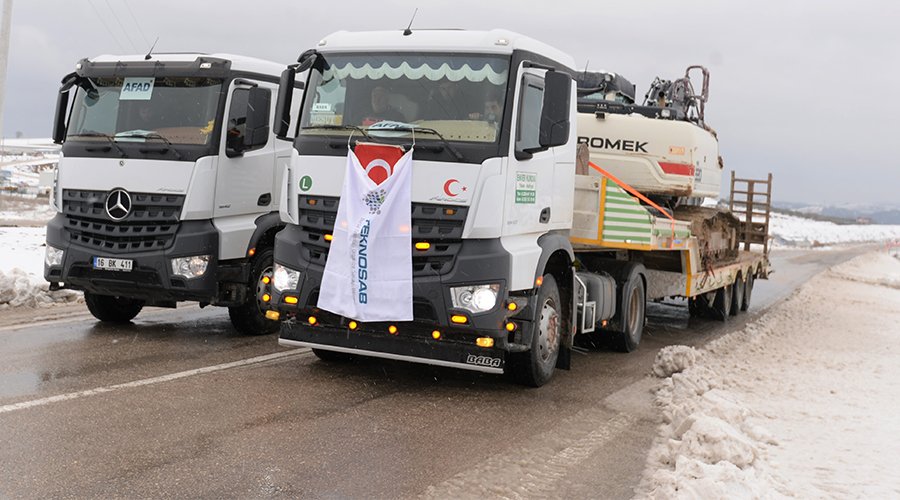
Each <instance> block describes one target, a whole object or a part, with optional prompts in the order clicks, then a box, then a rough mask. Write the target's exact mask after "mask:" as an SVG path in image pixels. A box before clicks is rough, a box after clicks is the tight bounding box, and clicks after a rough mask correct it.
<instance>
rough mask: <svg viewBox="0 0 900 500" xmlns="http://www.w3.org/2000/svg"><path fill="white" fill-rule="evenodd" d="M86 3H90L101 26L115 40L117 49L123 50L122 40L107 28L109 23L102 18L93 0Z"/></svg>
mask: <svg viewBox="0 0 900 500" xmlns="http://www.w3.org/2000/svg"><path fill="white" fill-rule="evenodd" d="M88 4H90V6H91V8H92V9H94V14H96V15H97V19H99V20H100V23H101V24H102V25H103V27H104V28H106V32H107V33H109V36H110V37H111V38H112V39H113V41H114V42H116V45H118V46H119V50H120V51H122V52H125V46H124V45H122V42H120V41H119V38H118V37H116V35H115V34H113V32H112V30H111V29H109V25H108V24H106V21H105V20H103V16H101V15H100V11H99V10H98V9H97V6H96V5H94V0H88Z"/></svg>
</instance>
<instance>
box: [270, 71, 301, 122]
mask: <svg viewBox="0 0 900 500" xmlns="http://www.w3.org/2000/svg"><path fill="white" fill-rule="evenodd" d="M296 77H297V69H296V68H295V67H293V66H288V67H287V69H285V70H284V71H282V72H281V79H280V80H279V81H278V97H277V98H276V99H275V137H278V138H279V139H287V137H288V131H289V129H290V126H291V100H293V97H294V80H295V79H296Z"/></svg>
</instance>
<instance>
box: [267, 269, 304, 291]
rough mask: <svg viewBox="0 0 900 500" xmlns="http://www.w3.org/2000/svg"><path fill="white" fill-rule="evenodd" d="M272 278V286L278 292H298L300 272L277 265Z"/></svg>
mask: <svg viewBox="0 0 900 500" xmlns="http://www.w3.org/2000/svg"><path fill="white" fill-rule="evenodd" d="M272 278H273V280H272V285H273V286H274V287H275V289H276V290H279V291H281V290H296V289H297V285H298V284H299V283H300V271H295V270H293V269H291V268H289V267H284V266H282V265H281V264H275V267H273V268H272Z"/></svg>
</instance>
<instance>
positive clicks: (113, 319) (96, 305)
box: [84, 292, 144, 323]
mask: <svg viewBox="0 0 900 500" xmlns="http://www.w3.org/2000/svg"><path fill="white" fill-rule="evenodd" d="M84 303H85V304H87V307H88V310H89V311H91V314H93V315H94V317H95V318H97V319H99V320H100V321H103V322H106V323H128V322H129V321H131V320H133V319H134V317H135V316H137V315H138V313H139V312H141V309H143V308H144V301H143V300H140V299H130V298H128V297H114V296H110V295H97V294H95V293H91V292H84Z"/></svg>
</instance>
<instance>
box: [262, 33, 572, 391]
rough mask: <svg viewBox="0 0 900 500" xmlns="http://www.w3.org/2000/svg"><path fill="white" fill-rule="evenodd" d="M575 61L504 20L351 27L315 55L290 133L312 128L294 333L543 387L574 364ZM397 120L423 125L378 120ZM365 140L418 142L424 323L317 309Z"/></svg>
mask: <svg viewBox="0 0 900 500" xmlns="http://www.w3.org/2000/svg"><path fill="white" fill-rule="evenodd" d="M573 65H574V61H573V60H572V58H571V57H570V56H568V55H566V54H564V53H562V52H561V51H559V50H557V49H554V48H552V47H550V46H548V45H546V44H543V43H541V42H538V41H536V40H533V39H530V38H528V37H525V36H522V35H519V34H516V33H512V32H509V31H503V30H493V31H485V32H475V31H448V30H434V31H431V30H429V31H412V32H411V33H407V34H404V33H401V32H399V31H398V32H364V33H348V32H339V33H335V34H333V35H330V36H328V37H326V38H325V39H323V40H322V41H321V42H319V44H318V46H317V47H316V48H315V49H314V50H312V51H307V52H306V53H304V55H303V56H301V59H300V64H299V67H297V68H296V69H297V70H300V69H306V68H308V69H309V71H308V80H307V83H306V88H307V89H308V91H307V92H306V95H305V97H304V99H303V101H302V103H299V106H298V107H300V108H301V117H300V120H299V122H296V123H291V125H290V127H287V126H285V127H284V128H283V129H282V130H281V131H280V133H281V135H296V138H295V140H294V151H293V152H292V160H291V165H290V167H289V169H288V172H287V173H286V174H285V177H284V179H285V185H284V194H285V197H284V200H283V201H282V206H281V213H282V219H283V221H284V222H285V224H286V227H285V229H284V230H283V231H282V232H280V233H278V235H277V236H276V239H275V268H274V282H273V284H274V289H273V292H272V301H271V307H272V308H273V310H274V311H275V312H276V313H277V314H276V315H275V316H278V317H280V318H282V319H283V318H284V317H292V318H295V319H296V321H293V322H290V324H289V325H287V324H286V325H285V326H284V327H283V328H282V331H281V338H280V342H281V343H282V344H284V345H292V346H296V345H301V346H310V347H312V348H313V349H314V351H315V352H316V354H317V355H319V356H320V357H322V358H326V359H333V358H335V357H340V356H342V355H346V354H363V355H368V356H376V357H383V358H391V359H400V360H407V361H414V362H420V363H428V364H433V365H440V366H452V367H458V368H463V369H468V370H476V371H483V372H490V373H502V372H504V371H510V370H513V371H515V372H516V373H519V374H520V375H521V376H522V377H523V379H525V381H526V383H530V384H532V385H540V384H542V383H543V382H545V381H546V380H547V379H549V375H550V374H551V373H552V371H553V368H554V367H555V366H556V365H557V364H560V365H561V366H562V365H565V364H566V363H567V359H566V358H567V346H568V345H569V343H570V341H571V336H572V333H573V332H572V325H573V322H572V318H573V314H572V311H573V308H574V303H573V301H572V299H571V297H572V293H571V290H572V288H573V270H572V262H573V259H574V256H573V253H572V250H571V246H570V245H569V242H568V229H569V228H570V227H571V223H572V204H573V193H574V172H575V147H576V136H575V128H574V125H572V124H574V122H575V114H576V109H575V107H574V104H573V103H574V100H573V96H574V95H575V94H574V93H575V84H574V81H573V80H572V78H571V74H572V72H573V70H572V69H571V68H572V67H573ZM288 71H292V68H289V70H288ZM287 79H288V80H290V77H288V78H287ZM284 90H285V89H284V87H282V95H283V97H281V98H280V99H279V100H280V102H282V103H284V102H285V101H286V96H284V94H285V92H284ZM376 100H384V101H386V102H387V108H388V109H389V111H385V110H384V109H385V107H384V106H383V105H381V103H378V102H376ZM289 108H290V106H289V105H282V106H279V109H283V110H284V112H287V111H288V110H289ZM376 108H380V109H381V110H379V109H376ZM388 115H390V116H388ZM283 121H284V120H283ZM384 121H394V122H401V123H403V124H405V125H406V126H407V127H408V128H407V131H406V132H396V131H394V132H391V133H389V134H388V133H377V132H378V131H377V128H378V125H379V123H380V122H384ZM354 141H376V142H379V143H385V144H396V145H401V146H404V147H413V149H414V156H413V173H412V207H411V211H412V227H411V236H412V242H413V245H412V248H411V249H410V251H411V252H412V276H413V312H414V320H413V321H404V322H375V323H363V322H359V321H356V320H355V319H354V318H346V317H340V316H337V315H334V314H332V313H329V312H327V311H324V310H321V309H319V308H318V307H317V301H318V296H319V287H320V284H321V280H322V274H323V270H324V266H325V264H326V260H327V257H328V252H329V247H330V242H331V237H332V231H333V228H334V224H335V215H336V213H337V210H338V205H339V203H340V199H339V196H340V193H341V188H342V185H343V182H344V172H345V170H344V166H345V164H346V162H347V155H348V147H353V144H354ZM513 365H515V367H514V366H513Z"/></svg>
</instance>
